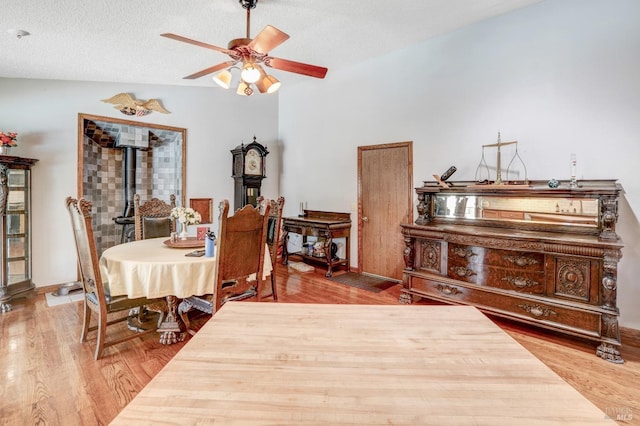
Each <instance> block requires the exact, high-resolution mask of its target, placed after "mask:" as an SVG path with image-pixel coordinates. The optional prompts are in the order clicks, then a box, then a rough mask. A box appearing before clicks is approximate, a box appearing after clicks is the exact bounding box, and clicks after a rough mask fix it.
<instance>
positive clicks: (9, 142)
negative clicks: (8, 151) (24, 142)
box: [0, 132, 18, 146]
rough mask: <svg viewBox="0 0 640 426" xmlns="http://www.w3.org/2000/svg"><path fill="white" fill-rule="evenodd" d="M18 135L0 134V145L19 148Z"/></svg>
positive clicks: (11, 133) (10, 133) (12, 133)
mask: <svg viewBox="0 0 640 426" xmlns="http://www.w3.org/2000/svg"><path fill="white" fill-rule="evenodd" d="M17 137H18V134H17V133H15V132H8V133H3V132H0V145H2V146H18V144H17V143H16V138H17Z"/></svg>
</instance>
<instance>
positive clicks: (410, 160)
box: [357, 141, 414, 273]
mask: <svg viewBox="0 0 640 426" xmlns="http://www.w3.org/2000/svg"><path fill="white" fill-rule="evenodd" d="M402 147H406V148H407V149H408V150H409V158H408V163H409V164H408V168H409V170H408V174H407V175H408V181H407V208H408V211H409V217H408V219H409V223H413V211H414V203H413V189H414V188H413V141H406V142H394V143H385V144H378V145H364V146H359V147H358V218H357V220H358V272H359V273H362V272H363V257H362V256H363V252H364V250H363V247H362V231H363V222H362V152H363V151H371V150H377V149H389V148H402ZM400 255H401V253H398V258H399V259H401V258H400Z"/></svg>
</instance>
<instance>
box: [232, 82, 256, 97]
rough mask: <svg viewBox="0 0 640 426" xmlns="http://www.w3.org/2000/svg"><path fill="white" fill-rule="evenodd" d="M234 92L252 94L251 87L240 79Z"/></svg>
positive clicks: (244, 94)
mask: <svg viewBox="0 0 640 426" xmlns="http://www.w3.org/2000/svg"><path fill="white" fill-rule="evenodd" d="M236 93H237V94H238V95H241V96H251V95H252V94H253V89H252V88H251V86H249V85H248V84H247V83H245V82H244V81H241V82H240V84H239V85H238V91H237V92H236Z"/></svg>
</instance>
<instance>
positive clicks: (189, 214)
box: [171, 207, 202, 240]
mask: <svg viewBox="0 0 640 426" xmlns="http://www.w3.org/2000/svg"><path fill="white" fill-rule="evenodd" d="M171 218H172V219H175V220H177V221H178V222H180V225H181V226H182V229H181V231H180V239H181V240H186V239H187V238H188V237H189V231H188V226H189V225H197V224H198V223H200V220H201V219H202V218H201V217H200V213H198V212H197V211H195V210H194V209H192V208H191V207H174V208H173V209H171Z"/></svg>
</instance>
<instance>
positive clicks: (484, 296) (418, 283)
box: [410, 276, 601, 337]
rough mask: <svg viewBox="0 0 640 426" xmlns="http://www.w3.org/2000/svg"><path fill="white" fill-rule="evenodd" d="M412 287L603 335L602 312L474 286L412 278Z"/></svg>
mask: <svg viewBox="0 0 640 426" xmlns="http://www.w3.org/2000/svg"><path fill="white" fill-rule="evenodd" d="M410 282H411V285H410V287H411V289H412V291H413V292H415V293H417V294H423V295H424V296H425V297H429V298H433V299H437V300H443V301H448V302H454V303H462V304H470V305H474V306H476V307H478V308H480V309H481V310H483V311H486V312H492V313H496V314H499V315H505V316H508V317H518V318H520V319H522V320H526V321H527V322H534V323H538V322H539V323H543V324H545V325H547V326H549V327H553V328H560V329H565V330H571V331H574V332H576V333H580V334H584V335H590V336H593V337H599V336H601V334H600V313H598V312H595V311H588V310H584V309H576V308H572V307H567V306H561V305H558V304H554V303H552V300H551V299H549V301H548V302H540V301H538V300H532V299H527V298H526V296H525V297H518V296H516V295H513V294H502V293H500V292H495V291H488V290H484V289H482V288H477V287H475V288H470V287H466V286H463V285H456V284H450V283H445V282H439V281H438V280H430V279H426V278H421V277H415V276H414V277H411V279H410Z"/></svg>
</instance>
